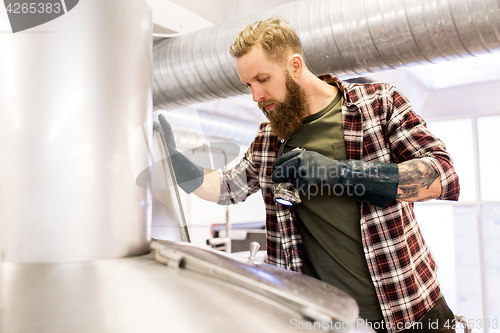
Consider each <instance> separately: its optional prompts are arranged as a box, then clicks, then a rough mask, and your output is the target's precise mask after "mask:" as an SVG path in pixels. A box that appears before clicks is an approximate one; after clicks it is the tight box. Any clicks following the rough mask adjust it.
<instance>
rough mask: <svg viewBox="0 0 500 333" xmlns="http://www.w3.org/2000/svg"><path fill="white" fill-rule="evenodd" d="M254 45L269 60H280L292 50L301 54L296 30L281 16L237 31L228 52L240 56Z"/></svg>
mask: <svg viewBox="0 0 500 333" xmlns="http://www.w3.org/2000/svg"><path fill="white" fill-rule="evenodd" d="M254 45H260V46H261V47H262V48H263V49H264V52H265V54H266V56H267V58H268V59H269V60H270V61H273V62H278V63H279V62H282V61H284V60H286V57H287V56H288V54H289V53H290V51H291V52H292V54H299V55H300V56H302V44H301V42H300V39H299V36H298V35H297V32H296V31H295V29H294V28H293V27H292V25H291V24H290V23H288V22H287V21H285V20H284V19H283V18H282V17H280V16H276V17H271V18H269V19H267V20H261V21H257V22H255V23H252V24H250V25H249V26H247V27H246V28H245V29H244V30H243V31H242V32H240V33H239V35H238V37H237V38H236V41H235V42H234V44H233V45H231V47H230V49H229V53H230V54H231V55H232V56H233V57H235V58H240V57H242V56H243V55H245V54H246V53H247V52H249V51H250V50H251V49H252V47H253V46H254Z"/></svg>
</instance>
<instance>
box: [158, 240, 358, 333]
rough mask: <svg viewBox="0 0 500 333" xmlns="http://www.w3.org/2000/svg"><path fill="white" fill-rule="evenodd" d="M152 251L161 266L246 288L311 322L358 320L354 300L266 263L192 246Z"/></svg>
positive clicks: (162, 244) (169, 244) (160, 247)
mask: <svg viewBox="0 0 500 333" xmlns="http://www.w3.org/2000/svg"><path fill="white" fill-rule="evenodd" d="M152 247H153V249H155V258H156V260H157V261H158V262H161V263H164V264H167V265H168V266H170V267H177V268H182V269H185V270H188V271H194V272H198V273H201V274H205V275H209V276H211V277H214V278H216V279H219V280H223V281H226V282H228V283H230V284H233V285H237V286H239V287H242V288H245V289H247V290H250V291H251V292H254V293H257V294H260V295H261V296H264V297H266V298H268V299H271V300H273V301H275V302H278V303H279V304H280V305H281V306H283V307H286V308H289V309H290V311H293V312H297V313H300V314H301V316H302V317H304V318H307V319H308V320H310V321H313V322H328V323H329V322H330V321H332V322H341V323H355V322H356V319H357V318H358V315H359V310H358V306H357V304H356V301H354V299H352V298H351V297H350V296H348V294H346V293H345V292H343V291H341V290H340V289H337V288H335V287H333V286H332V285H330V284H327V283H325V282H321V281H319V280H317V279H314V278H311V277H308V276H305V275H301V274H297V273H293V272H291V271H288V270H285V269H281V268H278V267H275V266H271V265H267V264H264V263H256V262H248V261H247V260H244V259H243V260H244V262H240V261H236V260H235V259H234V258H231V257H228V256H222V255H221V254H220V252H217V251H215V250H209V249H201V248H198V247H195V246H193V245H190V244H182V243H175V242H163V241H162V242H154V243H153V244H152ZM348 328H350V327H348ZM346 331H348V330H346Z"/></svg>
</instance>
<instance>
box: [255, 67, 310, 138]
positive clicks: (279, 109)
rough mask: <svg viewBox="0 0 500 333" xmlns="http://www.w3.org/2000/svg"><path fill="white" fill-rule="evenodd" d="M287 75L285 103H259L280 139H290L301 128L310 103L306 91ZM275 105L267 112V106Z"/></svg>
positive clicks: (268, 101) (270, 101)
mask: <svg viewBox="0 0 500 333" xmlns="http://www.w3.org/2000/svg"><path fill="white" fill-rule="evenodd" d="M285 75H286V97H285V101H284V102H283V103H280V102H278V101H275V100H267V101H262V102H259V103H258V105H259V108H260V109H261V110H262V112H263V113H264V115H265V116H266V118H267V119H268V120H269V123H270V124H271V131H272V132H273V134H275V135H277V136H278V137H279V138H280V139H288V138H290V137H291V136H292V135H293V134H294V133H295V132H297V130H298V129H299V127H300V126H302V121H303V120H304V118H305V117H306V116H307V111H308V103H307V98H306V94H305V92H304V90H303V89H302V88H301V87H300V86H299V84H298V83H297V82H295V81H294V80H293V79H292V77H291V76H290V74H289V73H288V71H286V70H285ZM269 104H274V106H273V107H272V108H271V109H270V110H269V111H267V110H266V109H265V106H267V105H269Z"/></svg>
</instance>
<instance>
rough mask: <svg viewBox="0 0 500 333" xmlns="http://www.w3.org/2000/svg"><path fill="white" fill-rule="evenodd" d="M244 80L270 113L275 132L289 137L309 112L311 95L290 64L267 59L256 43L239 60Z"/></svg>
mask: <svg viewBox="0 0 500 333" xmlns="http://www.w3.org/2000/svg"><path fill="white" fill-rule="evenodd" d="M236 65H237V69H238V74H239V75H240V79H241V81H242V82H243V83H244V84H245V85H246V86H247V87H248V88H249V89H250V92H251V93H252V96H253V100H254V101H256V102H257V103H258V106H259V108H260V109H261V110H262V112H263V113H264V114H265V115H266V117H267V119H269V122H270V124H271V129H272V131H273V133H274V134H276V135H277V136H279V137H280V138H283V139H288V138H289V137H290V136H292V134H293V133H295V132H296V131H297V129H298V128H299V127H300V126H301V125H302V120H303V118H304V117H305V116H306V115H307V99H306V95H305V93H304V91H303V90H302V88H301V87H300V86H299V84H298V83H297V82H296V81H295V80H294V79H293V78H292V77H291V76H290V74H289V71H288V69H287V68H286V67H284V66H280V65H279V64H277V63H274V62H271V61H269V60H268V59H267V57H266V56H265V54H264V51H263V50H262V48H261V47H260V46H254V47H253V48H252V49H251V50H250V51H249V52H248V53H247V54H245V55H244V56H242V57H240V58H238V59H237V60H236Z"/></svg>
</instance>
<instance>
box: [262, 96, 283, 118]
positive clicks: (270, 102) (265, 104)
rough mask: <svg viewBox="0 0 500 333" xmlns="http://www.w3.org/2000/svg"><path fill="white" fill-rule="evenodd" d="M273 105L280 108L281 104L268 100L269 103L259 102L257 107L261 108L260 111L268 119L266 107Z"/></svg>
mask: <svg viewBox="0 0 500 333" xmlns="http://www.w3.org/2000/svg"><path fill="white" fill-rule="evenodd" d="M271 104H274V105H275V106H278V107H279V106H280V105H281V103H279V102H278V101H275V100H267V101H260V102H257V106H258V107H259V109H260V110H261V111H262V112H263V113H264V115H265V116H266V117H267V116H268V114H269V112H268V111H267V110H266V107H267V106H269V105H271Z"/></svg>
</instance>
